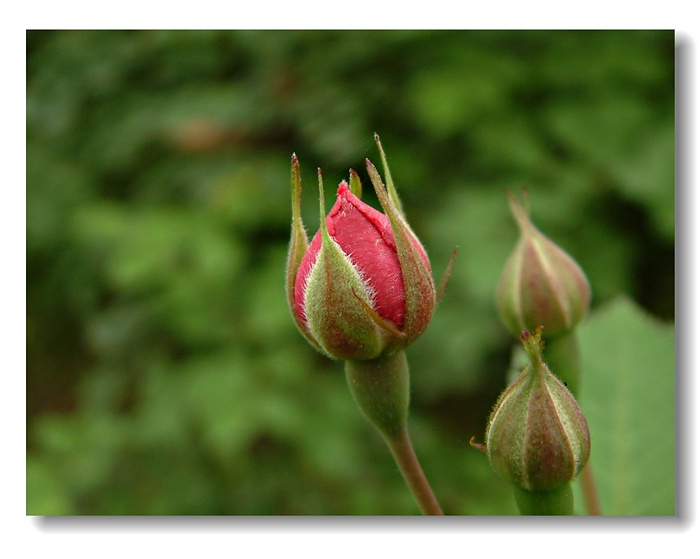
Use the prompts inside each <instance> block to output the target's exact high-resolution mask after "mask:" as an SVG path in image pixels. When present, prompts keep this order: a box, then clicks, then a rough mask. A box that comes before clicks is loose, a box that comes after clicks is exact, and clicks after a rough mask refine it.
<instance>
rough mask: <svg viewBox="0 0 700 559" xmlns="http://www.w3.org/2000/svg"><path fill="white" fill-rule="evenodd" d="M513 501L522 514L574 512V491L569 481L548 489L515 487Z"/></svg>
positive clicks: (570, 513)
mask: <svg viewBox="0 0 700 559" xmlns="http://www.w3.org/2000/svg"><path fill="white" fill-rule="evenodd" d="M515 502H516V503H517V505H518V510H519V511H520V514H521V515H522V516H535V515H559V516H571V515H573V514H574V493H573V491H572V490H571V484H570V483H567V484H566V485H564V486H563V487H560V488H558V489H551V490H548V491H526V490H524V489H519V488H515Z"/></svg>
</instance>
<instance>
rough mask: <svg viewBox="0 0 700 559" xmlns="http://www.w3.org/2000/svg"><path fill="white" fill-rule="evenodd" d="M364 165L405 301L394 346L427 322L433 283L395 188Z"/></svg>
mask: <svg viewBox="0 0 700 559" xmlns="http://www.w3.org/2000/svg"><path fill="white" fill-rule="evenodd" d="M377 140H378V137H377ZM380 147H381V145H380ZM382 153H383V151H382ZM383 159H384V158H383ZM366 164H367V172H368V173H369V177H370V180H371V181H372V185H373V186H374V190H375V192H376V193H377V198H378V199H379V203H380V204H381V206H382V209H383V210H384V213H385V214H386V216H387V217H388V219H389V223H390V224H391V230H392V232H393V233H394V239H395V242H396V252H397V256H398V259H399V265H400V266H401V274H402V275H403V284H404V297H405V302H406V314H405V319H404V325H403V328H402V331H403V332H404V333H405V334H406V338H405V339H403V340H400V341H398V340H397V342H398V343H397V345H398V347H406V346H407V345H409V344H410V343H412V342H413V341H415V340H416V339H417V338H418V337H419V336H420V335H421V334H422V333H423V331H424V330H425V329H426V328H427V326H428V323H429V322H430V319H431V317H432V315H433V311H434V310H435V283H434V281H433V276H432V273H431V270H430V266H429V265H426V263H425V261H424V260H423V255H422V254H421V253H420V252H419V251H418V249H417V248H416V246H415V244H414V243H416V244H419V245H420V241H419V240H418V238H417V237H416V235H415V234H414V233H413V231H412V230H411V228H410V227H409V225H408V223H407V222H406V220H405V219H404V217H403V211H402V210H401V209H400V208H399V207H397V201H398V196H397V195H396V191H395V190H394V189H393V188H392V191H393V195H391V194H390V193H389V192H388V191H387V189H386V187H385V186H384V183H383V182H382V179H381V176H380V175H379V171H377V169H376V167H375V166H374V165H373V164H372V162H371V161H370V160H369V159H367V160H366ZM385 172H387V175H388V167H386V168H385Z"/></svg>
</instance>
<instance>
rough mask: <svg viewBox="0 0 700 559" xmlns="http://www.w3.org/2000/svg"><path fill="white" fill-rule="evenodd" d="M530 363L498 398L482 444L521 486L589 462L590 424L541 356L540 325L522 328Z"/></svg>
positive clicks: (555, 480)
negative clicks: (484, 442) (532, 332)
mask: <svg viewBox="0 0 700 559" xmlns="http://www.w3.org/2000/svg"><path fill="white" fill-rule="evenodd" d="M521 341H522V343H523V346H524V347H525V351H526V353H527V355H528V357H529V359H530V363H529V364H528V365H527V366H526V367H525V369H524V370H523V371H522V372H521V373H520V375H518V377H517V378H516V379H515V380H514V381H513V382H512V383H511V384H510V385H509V386H508V388H506V390H505V391H504V392H503V394H502V395H501V397H500V398H499V400H498V402H497V403H496V405H495V407H494V409H493V412H492V413H491V417H490V419H489V423H488V427H487V429H486V449H487V452H488V455H489V461H490V462H491V465H492V466H493V468H494V469H495V470H496V472H497V473H498V474H499V475H501V476H502V477H504V478H505V479H506V480H508V481H509V482H510V483H512V484H513V485H515V486H516V487H518V488H520V489H524V490H527V491H542V490H550V489H555V488H558V487H561V486H563V485H565V484H567V483H569V482H570V481H572V480H573V479H574V478H575V477H576V476H577V475H578V473H579V472H580V471H581V469H582V468H583V467H584V466H585V465H586V462H588V457H589V455H590V450H591V440H590V434H589V431H588V424H587V423H586V419H585V417H584V416H583V413H582V412H581V409H580V408H579V406H578V404H577V403H576V400H575V399H574V397H573V396H572V394H571V393H570V392H569V390H568V389H567V388H566V386H564V384H563V383H562V382H561V381H560V380H559V379H557V378H556V377H555V376H554V375H553V374H552V372H551V371H550V370H549V368H548V367H547V365H545V364H544V363H543V362H542V347H543V345H544V343H543V342H542V329H541V328H538V330H537V332H536V333H535V335H531V334H529V333H528V332H526V331H523V333H522V335H521Z"/></svg>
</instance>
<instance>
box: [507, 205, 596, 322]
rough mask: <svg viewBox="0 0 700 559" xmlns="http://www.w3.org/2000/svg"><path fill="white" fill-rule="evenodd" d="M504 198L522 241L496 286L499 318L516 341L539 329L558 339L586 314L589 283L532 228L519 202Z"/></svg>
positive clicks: (566, 256)
mask: <svg viewBox="0 0 700 559" xmlns="http://www.w3.org/2000/svg"><path fill="white" fill-rule="evenodd" d="M507 194H508V198H509V202H510V208H511V211H512V212H513V216H514V217H515V220H516V221H517V223H518V227H519V228H520V239H519V240H518V243H517V245H516V246H515V248H514V249H513V252H512V253H511V255H510V257H509V258H508V261H507V262H506V265H505V268H504V270H503V272H502V274H501V278H500V280H499V283H498V289H497V293H496V304H497V307H498V312H499V314H500V316H501V318H502V320H503V322H504V323H505V324H506V326H507V327H508V329H509V330H510V331H511V332H512V333H513V334H514V335H516V336H517V335H519V334H520V332H521V331H522V330H523V329H525V330H529V331H533V330H534V329H535V328H537V327H538V326H544V329H545V331H546V332H547V334H548V336H557V335H559V334H561V333H563V332H567V331H569V330H571V329H572V328H573V327H574V326H576V325H577V324H578V323H579V322H580V321H581V320H582V319H583V317H584V316H585V315H586V313H587V312H588V307H589V306H590V302H591V289H590V286H589V284H588V280H587V279H586V275H585V274H584V273H583V270H581V268H580V266H579V265H578V264H577V263H576V261H575V260H574V259H573V258H571V256H569V255H568V254H567V253H566V252H564V251H563V250H562V249H561V248H559V247H558V246H557V245H556V244H554V243H553V242H552V241H551V240H550V239H549V238H547V237H546V236H545V235H544V234H542V233H541V232H540V231H539V229H537V227H535V226H534V225H533V223H532V221H531V220H530V216H529V215H528V213H527V211H526V209H525V208H523V206H521V205H520V202H518V200H517V198H516V197H515V196H514V195H513V194H512V193H511V192H508V193H507Z"/></svg>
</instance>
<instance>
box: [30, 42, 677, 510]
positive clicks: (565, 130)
mask: <svg viewBox="0 0 700 559" xmlns="http://www.w3.org/2000/svg"><path fill="white" fill-rule="evenodd" d="M673 86H674V35H673V32H670V31H615V32H581V31H577V32H570V31H567V32H551V31H548V32H512V31H509V32H420V31H410V32H408V31H392V32H368V31H359V32H358V31H346V32H317V31H290V32H258V31H230V32H203V31H196V32H167V31H139V32H111V31H101V32H92V31H59V32H28V33H27V239H26V240H27V395H28V398H27V428H28V432H27V513H28V514H35V515H55V514H82V515H92V514H100V515H110V514H155V515H170V514H193V515H199V514H210V515H211V514H235V515H241V514H243V515H261V514H262V515H269V514H283V515H287V514H313V515H324V514H350V515H354V514H416V513H417V508H416V506H415V504H414V502H413V498H412V496H411V495H410V493H409V492H408V491H407V489H406V487H405V485H404V483H403V480H402V479H401V477H400V474H399V473H398V471H397V469H396V466H395V465H394V463H393V462H392V460H391V457H390V455H389V453H388V451H387V450H386V448H385V447H384V444H383V442H382V441H381V439H380V438H379V437H378V436H377V435H376V434H375V432H374V431H373V430H372V428H371V427H370V426H369V425H368V424H367V423H366V422H365V420H364V419H363V418H362V417H361V416H360V413H359V411H358V410H357V409H356V408H355V407H354V403H353V401H352V399H351V396H350V393H349V391H348V389H347V386H346V385H345V379H344V375H343V372H342V365H341V364H340V363H337V362H331V361H329V360H327V359H324V358H323V357H322V356H320V355H318V354H316V353H315V352H314V351H313V350H312V348H311V347H310V346H309V345H308V344H307V343H306V342H305V341H304V339H303V338H302V336H301V335H300V334H299V333H298V332H297V331H296V329H295V327H294V325H293V322H292V320H291V318H290V317H289V315H288V310H287V306H286V301H285V296H284V264H285V257H286V245H287V240H288V236H289V225H290V217H291V207H290V185H289V160H290V156H291V154H292V152H296V154H297V155H298V156H299V159H300V161H301V165H302V173H303V178H304V186H305V189H304V199H303V209H304V219H305V221H306V223H307V225H308V226H309V228H310V231H309V232H310V233H313V232H314V231H315V229H316V227H317V225H318V205H317V199H318V197H317V190H316V179H315V174H316V169H317V167H321V168H322V169H323V173H324V178H325V186H326V200H327V205H328V208H330V205H331V202H332V200H333V192H334V189H335V186H336V185H337V183H338V182H339V181H340V180H342V179H343V178H347V173H348V169H349V168H351V167H352V168H354V169H355V170H357V171H358V172H359V173H360V175H361V177H362V178H363V182H364V185H365V196H364V198H365V200H366V201H367V202H368V203H370V204H373V205H375V206H376V198H375V197H374V194H373V192H372V189H371V187H370V183H369V180H368V179H367V175H366V172H365V168H364V159H365V158H366V157H369V158H370V159H372V160H373V161H374V162H375V164H377V165H379V162H380V161H379V156H378V153H377V151H376V147H375V146H374V142H373V133H374V132H377V133H379V134H380V136H381V138H382V142H383V145H384V148H385V149H386V151H387V154H388V157H389V162H390V165H391V170H392V174H393V177H394V180H395V182H396V184H397V186H398V189H399V194H400V195H401V197H402V200H403V202H404V207H405V210H406V213H407V215H408V218H409V220H410V221H411V224H412V227H413V229H414V230H415V231H416V233H417V234H418V235H419V237H420V238H421V239H422V240H423V242H424V245H425V246H426V249H427V251H428V253H429V254H430V257H431V261H432V264H433V272H434V275H435V276H436V277H438V278H439V276H440V275H441V274H442V271H443V268H444V266H445V265H446V263H447V260H448V258H449V256H450V254H451V252H452V250H453V249H454V248H455V246H457V247H459V253H458V257H457V260H456V262H455V268H454V273H453V276H452V279H451V282H450V285H449V288H448V291H447V294H446V296H445V299H444V300H443V303H442V305H441V306H440V307H439V308H438V310H437V313H436V315H435V318H434V320H433V322H432V324H431V326H430V328H429V329H428V331H427V332H426V333H425V334H424V336H423V337H422V338H421V339H420V340H419V341H418V342H416V344H415V345H414V346H412V347H411V348H410V349H409V350H408V357H409V362H410V364H411V370H412V413H411V417H410V429H411V433H412V437H413V440H414V446H415V448H416V451H417V453H418V455H419V457H420V459H421V462H422V463H423V466H424V469H425V471H426V474H427V475H428V478H429V479H430V480H431V482H432V483H433V487H434V490H435V492H436V494H437V495H438V498H439V499H440V501H441V503H442V505H443V508H444V510H445V512H446V513H448V514H469V515H480V514H513V513H514V512H515V507H514V504H513V502H512V495H511V492H510V490H509V488H508V487H507V486H505V484H503V483H502V482H501V481H500V480H499V479H498V478H496V476H495V474H494V473H492V471H491V470H490V467H489V466H488V463H487V460H486V457H485V456H484V455H482V454H481V453H479V452H477V451H475V450H473V449H472V448H471V447H470V446H469V445H468V441H469V439H470V438H471V436H472V435H477V438H481V436H482V435H483V430H484V427H485V422H486V419H487V416H488V413H489V411H490V408H491V406H492V405H493V403H494V402H495V400H496V398H497V397H498V394H499V392H500V391H501V390H502V388H503V386H504V382H505V377H506V374H507V372H508V367H509V363H510V353H511V347H512V345H513V341H512V340H511V338H510V336H509V335H508V333H507V332H506V330H505V328H504V327H503V326H502V325H501V324H500V322H499V320H498V318H497V315H496V311H495V305H494V301H493V293H494V289H495V284H496V281H497V279H498V276H499V273H500V270H501V268H502V266H503V264H504V262H505V259H506V257H507V255H508V253H509V251H510V250H511V248H512V246H513V245H514V243H515V241H516V238H517V230H516V227H515V224H514V223H513V220H512V218H511V216H510V214H509V210H508V204H507V202H506V197H505V196H504V194H503V191H504V190H505V189H511V190H516V191H519V190H520V189H521V188H522V187H526V188H527V189H528V191H529V193H530V200H531V207H532V216H533V220H534V221H535V223H537V225H538V226H539V227H540V228H541V229H542V230H543V231H544V232H545V233H546V234H547V235H548V236H550V237H551V238H552V239H554V240H555V241H556V242H557V243H559V244H560V246H562V247H563V248H564V249H565V250H567V251H568V252H569V253H571V254H572V255H573V256H574V257H575V258H576V259H577V260H578V261H579V263H580V264H581V265H582V267H583V268H584V269H585V270H586V272H587V274H588V276H589V279H590V281H591V284H592V288H593V293H594V299H593V308H594V310H595V309H596V308H598V307H600V306H601V305H604V304H605V303H606V302H608V301H611V300H612V299H613V298H614V297H615V296H616V295H619V294H623V293H624V294H627V295H628V296H629V297H630V298H631V299H633V300H634V301H635V302H636V303H637V304H638V305H640V306H641V307H643V308H644V309H646V310H647V311H648V312H649V313H651V314H652V315H655V316H656V317H658V318H661V319H663V320H667V321H670V320H673V309H674V87H673Z"/></svg>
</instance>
